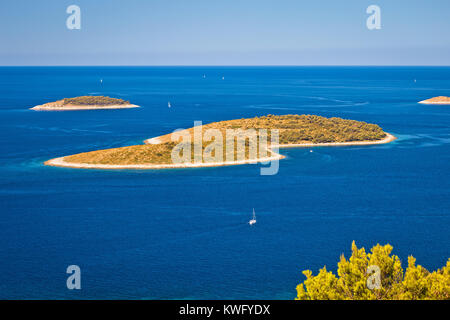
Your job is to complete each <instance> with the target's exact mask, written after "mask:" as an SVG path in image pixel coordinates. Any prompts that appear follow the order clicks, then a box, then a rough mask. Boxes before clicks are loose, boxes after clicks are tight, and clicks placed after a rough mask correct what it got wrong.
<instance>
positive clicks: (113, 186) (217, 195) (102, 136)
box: [0, 67, 450, 299]
mask: <svg viewBox="0 0 450 320" xmlns="http://www.w3.org/2000/svg"><path fill="white" fill-rule="evenodd" d="M203 75H206V78H203ZM222 77H224V79H223V80H222ZM100 79H103V83H102V84H101V83H100ZM415 79H416V81H414V80H415ZM79 95H107V96H111V97H116V98H123V99H126V100H130V101H131V102H132V103H135V104H138V105H141V106H142V108H140V109H130V110H94V111H78V112H77V111H72V112H69V111H67V112H35V111H31V110H28V108H30V107H33V106H35V105H37V104H42V103H45V102H50V101H54V100H57V99H61V98H63V97H73V96H79ZM437 95H450V68H425V67H420V68H416V67H414V68H413V67H411V68H409V67H402V68H384V67H383V68H365V67H354V68H347V67H279V68H278V67H267V68H259V67H253V68H244V67H242V68H239V67H229V68H225V67H224V68H216V67H176V68H175V67H174V68H169V67H92V68H89V67H74V68H69V67H61V68H59V67H58V68H44V67H42V68H28V67H23V68H0V147H1V151H2V152H1V153H0V298H8V299H16V298H19V299H20V298H25V299H34V298H56V299H72V298H86V299H95V298H103V299H116V298H121V299H136V298H137V299H140V298H142V299H185V298H186V299H189V298H192V299H196V298H199V299H201V298H203V299H292V298H294V297H295V295H296V292H295V287H296V285H297V284H298V283H299V282H301V281H303V280H304V276H303V275H302V274H301V271H302V270H304V269H311V270H313V272H314V273H317V271H318V269H319V268H321V267H323V266H324V265H326V266H327V268H328V269H331V270H333V271H335V270H336V264H337V262H338V260H339V255H340V254H341V253H344V254H345V255H346V256H348V255H349V253H350V245H351V242H352V240H355V241H356V243H357V245H358V246H365V247H366V248H369V247H372V246H373V245H376V244H377V243H380V244H386V243H390V244H391V245H393V246H394V253H395V254H397V255H399V256H400V258H401V259H402V262H403V265H404V266H405V265H406V259H407V257H408V255H414V256H415V257H416V258H417V262H418V263H419V264H421V265H423V266H425V267H426V268H429V269H436V268H438V267H441V266H443V265H444V264H445V262H446V260H447V258H448V257H450V232H449V224H450V212H449V206H450V198H449V195H450V179H449V178H450V177H449V172H450V131H449V129H450V107H449V106H427V105H420V104H417V103H416V102H417V101H419V100H423V99H426V98H430V97H433V96H437ZM168 101H170V102H171V105H172V107H171V108H168V107H167V104H168ZM266 114H317V115H322V116H327V117H330V116H337V117H343V118H347V119H355V120H362V121H367V122H372V123H376V124H379V125H380V126H381V127H382V128H383V129H384V130H385V131H387V132H390V133H392V134H394V135H395V136H397V137H398V140H396V141H395V142H393V143H390V144H387V145H378V146H357V147H356V146H354V147H334V148H333V147H322V148H315V149H314V152H309V151H310V149H282V150H281V153H282V154H284V155H286V156H287V158H286V159H284V160H281V161H280V170H279V173H278V174H277V175H274V176H261V175H260V174H259V172H260V168H261V166H260V165H244V166H232V167H220V168H206V169H205V168H203V169H179V170H160V171H151V170H148V171H145V170H136V171H126V170H120V171H102V170H79V169H68V168H54V167H47V166H44V165H43V162H44V161H45V160H48V159H50V158H54V157H58V156H64V155H70V154H74V153H78V152H83V151H90V150H96V149H102V148H112V147H119V146H127V145H132V144H138V143H141V142H142V141H143V140H144V139H147V138H151V137H154V136H157V135H161V134H166V133H170V132H172V131H173V130H174V129H177V128H188V127H192V126H193V121H194V120H201V121H203V123H208V122H212V121H219V120H225V119H235V118H242V117H254V116H261V115H266ZM252 208H255V210H256V214H257V219H258V223H257V224H256V225H255V226H252V227H250V226H249V225H248V224H247V222H248V220H249V219H250V218H251V214H252ZM72 264H75V265H79V266H80V268H81V272H82V289H81V290H80V291H76V290H74V291H69V290H68V289H67V288H66V278H67V276H68V275H67V274H66V268H67V266H68V265H72Z"/></svg>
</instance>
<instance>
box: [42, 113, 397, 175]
mask: <svg viewBox="0 0 450 320" xmlns="http://www.w3.org/2000/svg"><path fill="white" fill-rule="evenodd" d="M194 129H196V130H200V129H201V130H202V132H205V130H207V129H218V131H220V132H221V133H222V135H223V137H226V136H227V135H226V134H225V133H226V132H227V129H243V130H245V129H255V133H256V135H257V136H258V135H259V132H260V131H259V129H267V135H268V139H267V140H268V141H269V143H268V145H266V144H262V145H260V142H259V139H256V140H255V141H257V143H256V144H251V143H249V140H245V138H246V136H245V135H244V136H243V137H242V136H241V134H240V133H239V134H238V136H237V139H236V140H238V139H239V137H241V138H243V139H244V146H245V147H244V148H245V150H244V151H243V153H244V154H245V159H243V161H235V162H226V163H225V162H217V163H215V164H216V165H228V164H241V163H254V162H260V161H262V160H264V161H267V160H268V159H270V160H274V159H281V158H283V156H281V155H279V154H277V153H275V152H273V151H272V150H270V147H271V146H270V138H271V135H270V130H269V129H278V131H279V145H277V147H291V146H292V147H294V146H296V147H302V146H308V147H309V146H324V145H336V146H339V145H354V144H355V145H358V144H378V143H387V142H390V141H392V140H394V139H395V137H393V136H392V135H390V134H387V133H386V132H384V131H383V130H382V129H381V128H380V127H379V126H378V125H375V124H370V123H366V122H361V121H355V120H344V119H341V118H325V117H321V116H315V115H283V116H274V115H268V116H263V117H255V118H250V119H237V120H229V121H220V122H214V123H210V124H206V125H203V126H201V127H196V128H191V129H186V130H184V131H181V132H179V133H181V134H182V133H189V134H190V136H191V137H194V136H195V135H194ZM243 130H242V132H244V131H243ZM235 132H239V130H236V131H235ZM200 136H202V134H201V135H200ZM171 137H172V134H168V135H164V136H160V137H157V138H153V139H150V140H152V142H151V143H152V144H144V145H135V146H128V147H121V148H113V149H105V150H97V151H91V152H85V153H80V154H76V155H71V156H66V157H63V158H57V159H53V160H49V161H47V162H46V164H48V165H56V166H68V167H79V168H83V167H85V168H95V167H98V168H111V169H114V168H117V169H122V168H127V166H129V167H130V168H132V167H135V168H149V169H151V168H164V167H184V166H186V167H187V166H191V165H193V164H194V163H196V162H195V161H194V146H195V144H196V143H197V146H199V144H198V142H196V141H195V140H193V141H191V142H190V144H191V148H190V149H191V156H190V159H189V161H187V162H186V163H184V164H173V163H172V158H171V154H172V151H173V150H174V147H176V146H177V147H180V146H182V145H183V144H178V141H175V142H173V141H172V140H171ZM258 137H259V136H258ZM148 141H149V140H147V141H146V142H148ZM155 141H157V142H155ZM211 144H212V140H207V139H205V138H203V141H202V147H201V152H202V153H201V154H206V153H207V152H210V153H209V154H210V155H212V156H215V155H216V153H215V152H219V151H216V150H213V151H211V150H210V147H211ZM241 146H242V145H241ZM225 147H226V145H225V143H224V146H223V150H222V155H223V158H226V159H236V158H237V157H236V153H237V151H238V149H237V145H236V144H235V148H234V150H231V151H230V150H226V148H225ZM272 147H275V146H272ZM208 148H209V149H208ZM255 150H256V154H258V155H259V156H260V155H261V154H265V155H267V157H264V158H258V156H256V157H255V152H252V151H255ZM227 152H228V156H229V157H226V155H227ZM241 152H242V150H241ZM230 153H233V154H230ZM196 164H197V165H196V166H206V164H207V162H205V161H202V162H201V163H198V162H197V163H196ZM202 164H205V165H202ZM212 164H214V163H211V162H209V163H208V165H212ZM115 166H117V167H115Z"/></svg>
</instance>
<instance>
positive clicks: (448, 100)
mask: <svg viewBox="0 0 450 320" xmlns="http://www.w3.org/2000/svg"><path fill="white" fill-rule="evenodd" d="M419 103H422V104H450V97H444V96H439V97H434V98H431V99H427V100H423V101H419Z"/></svg>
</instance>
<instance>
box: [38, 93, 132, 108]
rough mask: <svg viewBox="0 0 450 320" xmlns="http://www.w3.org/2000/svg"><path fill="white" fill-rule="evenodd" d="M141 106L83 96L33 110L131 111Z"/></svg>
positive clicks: (123, 101)
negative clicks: (130, 109)
mask: <svg viewBox="0 0 450 320" xmlns="http://www.w3.org/2000/svg"><path fill="white" fill-rule="evenodd" d="M138 107H139V106H137V105H134V104H131V103H130V102H129V101H126V100H123V99H116V98H110V97H104V96H81V97H75V98H64V99H62V100H58V101H55V102H49V103H46V104H42V105H38V106H35V107H33V108H30V109H31V110H46V111H61V110H93V109H129V108H138Z"/></svg>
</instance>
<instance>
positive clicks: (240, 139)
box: [171, 121, 280, 175]
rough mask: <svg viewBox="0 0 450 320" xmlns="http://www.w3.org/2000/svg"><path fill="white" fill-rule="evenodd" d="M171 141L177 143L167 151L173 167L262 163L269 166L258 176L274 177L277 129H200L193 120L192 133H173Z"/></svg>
mask: <svg viewBox="0 0 450 320" xmlns="http://www.w3.org/2000/svg"><path fill="white" fill-rule="evenodd" d="M192 131H193V134H191V132H192ZM171 140H172V142H176V143H177V144H176V145H175V147H174V148H173V149H172V152H171V160H172V163H173V164H180V165H183V164H191V165H198V166H201V165H202V164H215V165H230V164H247V163H263V164H270V166H269V167H262V168H261V170H260V173H261V175H275V174H276V173H278V170H279V159H280V155H279V154H278V145H279V131H278V129H269V130H268V129H252V128H250V129H242V128H234V129H224V130H219V129H216V128H207V129H203V125H202V122H201V121H194V128H193V129H192V130H186V129H178V130H175V131H174V132H173V133H172V135H171ZM180 140H181V141H180Z"/></svg>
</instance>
